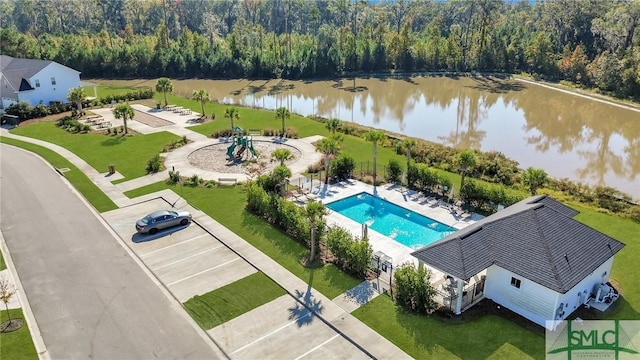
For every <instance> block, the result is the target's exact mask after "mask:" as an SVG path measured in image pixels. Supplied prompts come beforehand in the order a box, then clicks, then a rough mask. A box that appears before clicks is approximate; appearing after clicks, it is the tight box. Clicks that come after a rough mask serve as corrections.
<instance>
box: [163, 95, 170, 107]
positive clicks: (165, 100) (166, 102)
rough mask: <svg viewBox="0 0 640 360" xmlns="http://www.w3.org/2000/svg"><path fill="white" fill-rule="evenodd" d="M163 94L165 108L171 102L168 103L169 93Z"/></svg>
mask: <svg viewBox="0 0 640 360" xmlns="http://www.w3.org/2000/svg"><path fill="white" fill-rule="evenodd" d="M163 94H164V106H167V105H169V102H168V101H167V92H166V91H164V92H163Z"/></svg>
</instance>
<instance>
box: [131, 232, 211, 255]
mask: <svg viewBox="0 0 640 360" xmlns="http://www.w3.org/2000/svg"><path fill="white" fill-rule="evenodd" d="M205 236H209V234H202V235H198V236H196V237H192V238H191V239H187V240H184V241H180V242H179V243H175V244H173V245H169V246H165V247H163V248H160V249H156V250H153V251H150V252H148V253H145V254H142V255H140V257H143V256H147V255H151V254H155V253H157V252H158V251H162V250H166V249H169V248H172V247H174V246H178V245H181V244H184V243H187V242H189V241H192V240H195V239H200V238H201V237H205Z"/></svg>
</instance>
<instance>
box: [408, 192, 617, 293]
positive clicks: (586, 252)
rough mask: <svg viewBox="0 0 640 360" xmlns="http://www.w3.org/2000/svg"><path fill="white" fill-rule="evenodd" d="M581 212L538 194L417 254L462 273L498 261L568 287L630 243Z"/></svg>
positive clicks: (547, 282) (463, 276) (457, 274)
mask: <svg viewBox="0 0 640 360" xmlns="http://www.w3.org/2000/svg"><path fill="white" fill-rule="evenodd" d="M577 213H578V212H577V211H575V210H573V209H571V208H569V207H567V206H565V205H563V204H561V203H559V202H557V201H556V200H554V199H552V198H549V197H546V196H537V197H532V198H529V199H525V200H523V201H521V202H519V203H517V204H514V205H512V206H510V207H508V208H506V209H505V210H503V211H500V212H498V213H495V214H493V215H491V216H489V217H487V218H485V219H483V220H481V221H479V222H477V223H475V224H472V225H470V226H468V227H467V228H465V229H463V230H460V231H458V232H456V233H454V234H452V235H450V236H448V237H446V238H444V239H442V240H440V241H438V242H436V243H434V244H431V245H429V246H426V247H424V248H422V249H420V250H417V251H415V252H414V253H413V255H414V256H415V257H417V258H418V259H419V260H421V261H423V262H425V263H427V264H429V265H432V266H434V267H436V268H438V269H440V270H442V271H444V272H446V273H448V274H450V275H452V276H455V277H457V278H460V279H464V280H468V279H470V278H471V277H472V276H474V275H475V274H478V273H479V272H481V271H483V270H484V269H486V268H488V267H489V266H491V265H493V264H495V265H497V266H500V267H501V268H504V269H506V270H508V271H510V272H513V273H515V274H518V275H519V276H522V277H523V278H526V279H529V280H531V281H534V282H536V283H537V284H540V285H542V286H544V287H546V288H549V289H551V290H553V291H556V292H558V293H565V292H567V291H568V290H569V289H571V288H573V287H574V286H575V285H576V284H577V283H579V282H580V281H581V280H582V279H583V278H585V277H586V276H587V275H589V274H590V273H592V272H593V271H594V270H595V269H597V268H598V267H599V266H600V265H601V264H603V263H604V262H606V261H607V260H608V259H610V258H611V257H612V256H613V255H615V254H616V253H617V252H618V251H620V250H621V249H622V248H623V247H624V244H622V243H620V242H619V241H617V240H615V239H612V238H610V237H608V236H606V235H604V234H602V233H600V232H598V231H596V230H594V229H592V228H590V227H588V226H586V225H584V224H582V223H580V222H578V221H576V220H575V219H573V217H574V216H575V215H576V214H577Z"/></svg>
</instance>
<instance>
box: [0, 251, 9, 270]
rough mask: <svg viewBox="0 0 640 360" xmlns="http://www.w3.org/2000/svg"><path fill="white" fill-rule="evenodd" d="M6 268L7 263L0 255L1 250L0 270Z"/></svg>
mask: <svg viewBox="0 0 640 360" xmlns="http://www.w3.org/2000/svg"><path fill="white" fill-rule="evenodd" d="M6 268H7V264H5V262H4V256H2V252H0V271H2V270H4V269H6Z"/></svg>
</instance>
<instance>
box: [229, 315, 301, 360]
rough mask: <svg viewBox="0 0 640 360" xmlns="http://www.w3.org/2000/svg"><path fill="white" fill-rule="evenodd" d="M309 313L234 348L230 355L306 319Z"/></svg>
mask: <svg viewBox="0 0 640 360" xmlns="http://www.w3.org/2000/svg"><path fill="white" fill-rule="evenodd" d="M309 315H311V313H310V312H308V313H307V314H305V315H304V316H301V317H299V318H298V319H297V320H296V321H292V322H290V323H288V324H285V325H283V326H281V327H279V328H277V329H275V330H273V331H272V332H270V333H268V334H267V335H264V336H262V337H259V338H257V339H255V340H253V341H252V342H250V343H248V344H246V345H244V346H243V347H240V348H238V349H236V350H234V351H233V352H232V353H230V354H229V355H233V354H235V353H237V352H238V351H242V350H244V349H246V348H248V347H249V346H251V345H253V344H255V343H257V342H259V341H262V340H263V339H266V338H268V337H269V336H271V335H273V334H275V333H277V332H278V331H280V330H282V329H284V328H286V327H288V326H289V325H293V324H295V323H297V322H299V321H300V320H302V319H304V318H306V317H308V316H309Z"/></svg>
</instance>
